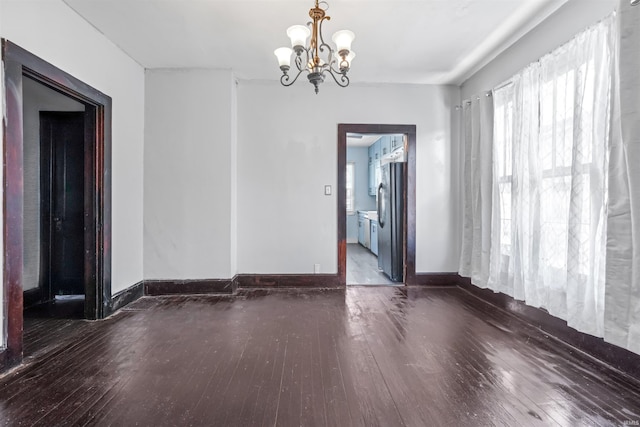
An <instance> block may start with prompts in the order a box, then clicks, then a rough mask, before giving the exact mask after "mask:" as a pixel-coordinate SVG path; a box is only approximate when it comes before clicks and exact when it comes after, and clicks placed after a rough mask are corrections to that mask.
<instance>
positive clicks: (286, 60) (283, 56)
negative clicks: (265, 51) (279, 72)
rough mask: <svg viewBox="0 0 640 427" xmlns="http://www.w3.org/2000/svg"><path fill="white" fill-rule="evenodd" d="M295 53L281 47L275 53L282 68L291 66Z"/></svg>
mask: <svg viewBox="0 0 640 427" xmlns="http://www.w3.org/2000/svg"><path fill="white" fill-rule="evenodd" d="M292 52H293V51H292V50H291V49H290V48H288V47H280V48H278V49H276V50H274V51H273V53H274V54H275V55H276V57H277V58H278V65H280V66H281V67H289V66H290V65H291V53H292Z"/></svg>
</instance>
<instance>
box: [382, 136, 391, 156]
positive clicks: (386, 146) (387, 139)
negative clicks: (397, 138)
mask: <svg viewBox="0 0 640 427" xmlns="http://www.w3.org/2000/svg"><path fill="white" fill-rule="evenodd" d="M389 153H391V136H389V135H385V136H383V137H382V138H380V158H382V157H384V156H386V155H387V154H389Z"/></svg>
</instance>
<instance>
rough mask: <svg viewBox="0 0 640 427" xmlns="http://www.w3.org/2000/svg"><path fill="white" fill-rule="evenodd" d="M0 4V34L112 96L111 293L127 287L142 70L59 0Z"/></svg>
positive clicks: (134, 263) (137, 212)
mask: <svg viewBox="0 0 640 427" xmlns="http://www.w3.org/2000/svg"><path fill="white" fill-rule="evenodd" d="M0 4H1V5H2V6H1V7H2V13H1V14H0V31H1V32H0V36H1V37H3V38H6V39H8V40H10V41H12V42H13V43H15V44H17V45H19V46H21V47H23V48H25V49H27V50H28V51H30V52H32V53H33V54H35V55H37V56H39V57H41V58H42V59H44V60H46V61H48V62H50V63H52V64H53V65H55V66H56V67H58V68H60V69H62V70H64V71H66V72H67V73H69V74H71V75H73V76H74V77H76V78H78V79H80V80H82V81H83V82H85V83H87V84H89V85H91V86H93V87H94V88H96V89H98V90H100V91H101V92H103V93H105V94H107V95H109V96H110V97H111V98H112V100H113V118H112V137H113V141H112V142H113V145H112V150H113V153H112V166H113V170H112V192H113V194H112V208H113V212H112V292H113V293H116V292H118V291H120V290H123V289H125V288H128V287H130V286H132V285H134V284H136V283H137V282H139V281H140V280H142V278H143V274H142V208H143V204H142V203H143V202H142V200H143V197H142V195H143V194H142V191H143V187H142V184H143V175H142V169H143V163H142V160H143V143H144V70H143V68H142V67H141V66H140V65H139V64H137V63H136V62H135V61H133V60H132V59H131V58H129V57H128V56H127V55H125V54H124V53H123V52H122V51H121V50H120V49H119V48H118V47H116V46H115V45H114V44H113V43H112V42H110V41H109V40H107V39H106V38H105V37H104V36H103V35H102V34H101V33H99V32H98V31H97V30H96V29H95V28H93V27H92V26H91V25H89V24H88V23H87V22H86V21H84V20H83V19H82V18H80V17H79V16H78V14H77V13H75V12H74V11H73V10H71V9H70V8H69V7H68V6H67V5H66V4H64V3H63V2H62V1H61V0H39V1H35V0H0ZM2 98H3V99H4V96H3V97H2Z"/></svg>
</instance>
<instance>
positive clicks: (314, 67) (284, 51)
mask: <svg viewBox="0 0 640 427" xmlns="http://www.w3.org/2000/svg"><path fill="white" fill-rule="evenodd" d="M315 1H316V3H315V7H313V8H311V9H310V10H309V16H310V17H311V19H313V21H310V22H308V23H307V25H306V26H304V25H294V26H292V27H289V28H288V29H287V36H289V38H290V39H291V47H292V48H293V49H290V48H288V47H281V48H279V49H276V50H275V51H274V52H273V53H275V55H276V57H277V58H278V63H279V65H280V70H282V76H281V77H280V83H282V85H283V86H291V85H292V84H294V83H295V82H296V80H298V77H300V74H302V72H306V73H308V74H307V78H308V79H309V82H310V83H311V84H313V86H314V87H315V90H316V93H318V86H319V85H320V83H322V82H323V81H324V79H325V76H326V74H330V75H331V77H333V80H335V82H336V83H337V84H338V86H340V87H347V86H349V77H347V72H348V71H349V68H350V67H351V61H352V60H353V58H355V56H356V54H355V53H354V52H353V51H352V50H351V42H353V39H354V38H355V35H354V34H353V33H352V32H351V31H349V30H341V31H338V32H336V33H335V34H334V35H333V37H332V38H331V39H332V40H333V42H334V43H335V44H336V49H335V50H334V49H333V48H331V46H329V45H328V44H327V43H325V41H324V38H323V37H322V23H323V22H324V21H325V20H326V21H328V20H329V19H331V17H329V16H327V14H326V11H327V10H328V9H329V5H328V4H327V2H324V1H323V2H319V1H318V0H315ZM320 4H322V5H323V6H325V8H324V9H323V8H321V7H320ZM309 36H311V40H310V41H309V45H308V46H307V38H308V37H309ZM293 53H295V56H294V64H295V66H296V69H297V74H296V75H295V77H293V78H292V77H291V75H289V70H290V69H291V55H292V54H293ZM321 55H324V57H321ZM336 67H337V68H336ZM294 72H295V71H294Z"/></svg>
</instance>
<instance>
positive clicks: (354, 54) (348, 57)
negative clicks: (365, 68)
mask: <svg viewBox="0 0 640 427" xmlns="http://www.w3.org/2000/svg"><path fill="white" fill-rule="evenodd" d="M334 55H335V56H336V59H337V60H338V64H340V62H341V61H342V56H340V53H338V52H336V53H335V54H334ZM355 57H356V53H355V52H354V51H352V50H350V51H349V54H348V55H347V57H346V58H345V60H346V61H347V62H348V63H349V66H351V61H353V58H355Z"/></svg>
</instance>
